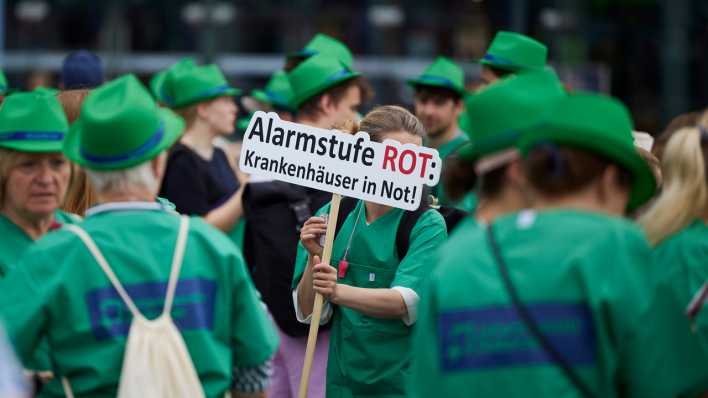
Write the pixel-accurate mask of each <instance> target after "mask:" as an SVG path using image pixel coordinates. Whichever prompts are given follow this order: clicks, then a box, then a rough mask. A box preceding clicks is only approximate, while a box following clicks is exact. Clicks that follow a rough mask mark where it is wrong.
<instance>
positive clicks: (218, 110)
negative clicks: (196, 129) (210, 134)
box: [201, 97, 238, 135]
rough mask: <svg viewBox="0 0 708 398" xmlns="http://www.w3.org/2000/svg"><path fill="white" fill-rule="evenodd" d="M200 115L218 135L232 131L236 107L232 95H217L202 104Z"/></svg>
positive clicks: (234, 123)
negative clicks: (217, 96)
mask: <svg viewBox="0 0 708 398" xmlns="http://www.w3.org/2000/svg"><path fill="white" fill-rule="evenodd" d="M202 106H203V108H202V112H201V116H202V117H203V118H204V120H205V121H206V122H207V123H208V124H209V125H210V126H211V127H212V128H213V129H214V131H216V132H217V133H218V134H219V135H228V134H231V133H233V132H234V127H235V125H236V113H237V112H238V107H237V106H236V102H234V99H233V97H219V98H216V99H213V100H211V101H208V102H206V103H205V104H203V105H202Z"/></svg>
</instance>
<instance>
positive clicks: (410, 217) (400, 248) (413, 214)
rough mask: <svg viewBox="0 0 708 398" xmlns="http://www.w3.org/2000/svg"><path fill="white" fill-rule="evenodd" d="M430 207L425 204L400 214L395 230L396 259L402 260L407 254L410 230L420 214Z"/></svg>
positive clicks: (409, 243)
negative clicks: (399, 220)
mask: <svg viewBox="0 0 708 398" xmlns="http://www.w3.org/2000/svg"><path fill="white" fill-rule="evenodd" d="M429 209H430V207H428V205H427V204H426V205H425V206H421V207H419V208H417V209H415V210H407V211H405V212H404V213H403V215H402V216H401V222H399V223H398V229H397V230H396V251H397V252H398V261H401V260H403V257H405V256H406V254H408V249H409V247H410V245H411V232H412V231H413V227H415V224H416V223H417V222H418V219H420V216H422V215H423V213H425V212H426V211H428V210H429Z"/></svg>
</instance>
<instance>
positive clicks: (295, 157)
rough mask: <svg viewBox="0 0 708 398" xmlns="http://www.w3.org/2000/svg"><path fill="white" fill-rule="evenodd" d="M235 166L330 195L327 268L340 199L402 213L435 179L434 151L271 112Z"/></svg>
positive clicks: (252, 130)
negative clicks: (378, 205) (345, 131)
mask: <svg viewBox="0 0 708 398" xmlns="http://www.w3.org/2000/svg"><path fill="white" fill-rule="evenodd" d="M239 167H240V168H241V170H242V171H243V172H245V173H250V174H254V175H257V176H259V177H265V178H272V179H275V180H280V181H285V182H289V183H292V184H297V185H302V186H306V187H310V188H315V189H319V190H321V191H326V192H332V201H331V204H330V211H329V219H328V222H327V233H326V234H325V236H326V239H325V245H324V248H323V252H322V259H321V261H322V262H323V263H326V264H329V263H330V259H331V254H332V246H333V242H334V238H335V237H334V230H335V227H336V220H337V214H338V212H339V204H340V200H341V198H342V196H348V197H352V198H357V199H362V200H365V201H369V202H374V203H379V204H383V205H387V206H392V207H399V208H403V209H406V210H415V209H417V208H418V206H420V202H421V199H422V197H423V185H430V186H434V185H436V184H437V183H438V180H439V179H440V170H441V169H442V161H441V160H440V155H439V154H438V152H437V151H436V150H434V149H431V148H426V147H422V146H418V145H413V144H401V143H400V142H397V141H393V140H385V141H384V142H381V143H379V142H374V141H371V139H370V138H369V135H368V134H367V133H366V132H361V131H360V132H357V133H356V134H349V133H344V132H341V131H337V130H326V129H321V128H317V127H312V126H306V125H302V124H297V123H292V122H287V121H283V120H280V118H279V117H278V115H277V114H276V113H272V112H271V113H265V112H261V111H259V112H256V113H255V114H254V115H253V117H252V118H251V121H250V122H249V124H248V128H247V129H246V133H245V134H244V137H243V143H242V146H241V158H240V161H239ZM322 303H323V298H322V295H320V294H319V293H317V294H316V295H315V301H314V305H313V309H312V318H311V322H310V333H309V336H308V340H307V348H306V350H305V361H304V365H303V370H302V375H301V379H300V391H299V394H298V396H299V397H300V398H306V397H307V389H308V384H309V379H310V370H311V367H312V360H313V356H314V351H315V345H316V343H317V332H318V329H319V323H320V317H321V314H322Z"/></svg>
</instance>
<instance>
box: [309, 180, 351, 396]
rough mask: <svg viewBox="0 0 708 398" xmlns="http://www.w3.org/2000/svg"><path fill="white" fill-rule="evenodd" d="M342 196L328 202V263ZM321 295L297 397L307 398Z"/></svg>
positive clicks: (324, 254)
mask: <svg viewBox="0 0 708 398" xmlns="http://www.w3.org/2000/svg"><path fill="white" fill-rule="evenodd" d="M341 200H342V196H341V195H338V194H336V193H335V194H332V201H331V202H330V208H329V217H328V218H327V233H326V235H325V246H324V249H323V251H322V259H321V260H322V263H324V264H329V263H330V260H331V258H332V246H333V245H334V233H335V229H336V228H337V216H338V215H339V203H340V202H341ZM322 304H323V298H322V295H321V294H319V293H317V294H315V304H314V306H313V307H312V318H311V321H310V334H309V335H308V336H307V348H306V350H305V364H304V365H303V367H302V376H301V377H300V393H299V394H298V397H299V398H307V388H308V386H309V384H310V371H311V370H312V360H313V358H314V356H315V345H316V344H317V332H318V331H319V329H320V318H321V317H322Z"/></svg>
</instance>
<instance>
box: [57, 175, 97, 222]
mask: <svg viewBox="0 0 708 398" xmlns="http://www.w3.org/2000/svg"><path fill="white" fill-rule="evenodd" d="M96 203H98V198H97V197H96V192H94V189H93V185H91V181H89V179H88V176H87V175H86V171H85V170H84V169H82V168H81V167H79V166H78V165H77V164H75V163H72V164H71V179H70V180H69V189H67V191H66V198H65V199H64V205H63V206H62V207H61V208H62V210H64V211H66V212H68V213H73V214H78V215H80V216H83V215H84V214H85V213H86V210H87V209H89V208H90V207H91V206H94V205H95V204H96Z"/></svg>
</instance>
